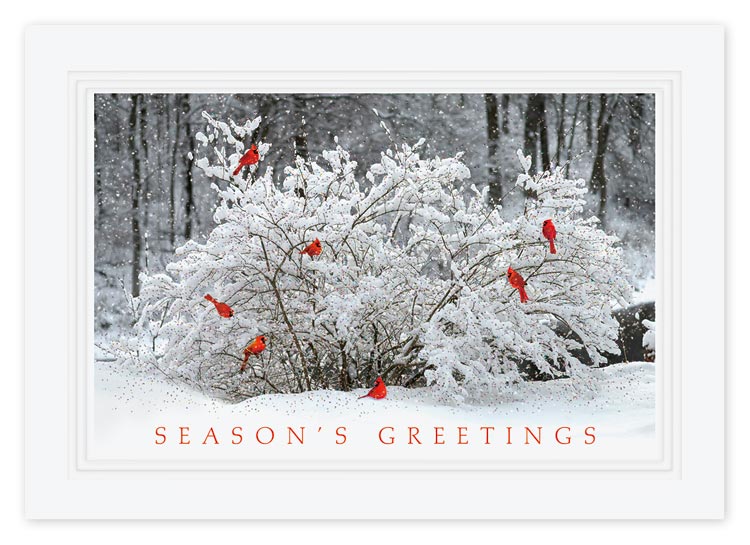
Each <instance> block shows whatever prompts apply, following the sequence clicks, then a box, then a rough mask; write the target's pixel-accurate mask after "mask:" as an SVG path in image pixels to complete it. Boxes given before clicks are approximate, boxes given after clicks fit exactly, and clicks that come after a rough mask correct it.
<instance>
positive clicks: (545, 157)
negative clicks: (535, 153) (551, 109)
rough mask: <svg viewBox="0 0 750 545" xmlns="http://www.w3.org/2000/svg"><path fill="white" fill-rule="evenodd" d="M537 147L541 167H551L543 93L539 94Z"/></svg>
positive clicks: (548, 168) (545, 168)
mask: <svg viewBox="0 0 750 545" xmlns="http://www.w3.org/2000/svg"><path fill="white" fill-rule="evenodd" d="M538 96H539V97H541V98H540V99H539V148H540V151H541V155H542V168H543V169H544V170H551V169H552V161H551V160H550V157H549V140H548V138H547V114H546V112H547V107H546V105H545V103H544V95H543V94H539V95H538Z"/></svg>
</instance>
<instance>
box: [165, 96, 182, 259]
mask: <svg viewBox="0 0 750 545" xmlns="http://www.w3.org/2000/svg"><path fill="white" fill-rule="evenodd" d="M178 100H179V97H178V96H175V97H174V112H175V117H174V140H173V142H172V165H171V166H172V169H171V170H170V174H169V245H170V247H171V249H172V250H174V248H175V245H176V244H175V243H176V238H177V236H176V232H175V226H174V224H175V201H176V193H177V150H178V148H179V143H180V129H181V127H180V114H181V105H178V104H177V102H178ZM170 110H171V108H170V107H167V127H169V125H170V119H169V111H170ZM167 130H169V128H168V129H167Z"/></svg>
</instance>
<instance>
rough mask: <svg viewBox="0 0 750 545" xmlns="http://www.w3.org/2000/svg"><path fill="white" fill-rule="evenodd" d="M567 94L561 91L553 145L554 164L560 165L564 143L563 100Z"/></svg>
mask: <svg viewBox="0 0 750 545" xmlns="http://www.w3.org/2000/svg"><path fill="white" fill-rule="evenodd" d="M567 96H568V95H566V94H565V93H563V95H562V98H561V99H560V115H559V116H558V120H557V142H556V146H555V165H556V166H560V159H561V158H562V157H561V156H562V149H563V145H564V143H565V101H566V98H567Z"/></svg>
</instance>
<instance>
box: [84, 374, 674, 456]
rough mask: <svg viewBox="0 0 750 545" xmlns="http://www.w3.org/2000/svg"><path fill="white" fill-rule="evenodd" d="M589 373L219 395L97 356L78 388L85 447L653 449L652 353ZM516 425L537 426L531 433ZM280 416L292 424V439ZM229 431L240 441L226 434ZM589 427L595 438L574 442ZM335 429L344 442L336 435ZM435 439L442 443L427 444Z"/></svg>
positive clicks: (194, 452)
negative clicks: (86, 386)
mask: <svg viewBox="0 0 750 545" xmlns="http://www.w3.org/2000/svg"><path fill="white" fill-rule="evenodd" d="M593 373H594V374H595V375H596V376H597V378H598V380H597V381H596V382H597V388H596V392H589V393H585V392H583V391H581V390H580V388H575V387H573V385H572V384H571V382H570V381H569V380H567V379H564V380H555V381H548V382H534V383H527V384H525V385H523V388H522V391H520V392H519V396H518V399H517V400H515V401H511V402H506V403H499V404H492V405H481V406H480V405H468V404H464V405H460V406H445V405H441V404H439V403H438V402H436V401H435V400H434V398H433V396H432V395H431V393H430V392H429V390H428V389H425V388H421V389H405V388H400V387H390V388H389V389H388V395H387V397H386V398H385V399H382V400H374V399H370V398H365V399H357V398H358V396H360V395H363V394H364V393H365V392H366V391H367V390H365V389H360V390H356V391H353V392H339V391H314V392H307V393H303V394H280V395H264V396H259V397H256V398H253V399H249V400H247V401H245V402H243V403H239V404H236V405H230V404H225V403H222V402H219V401H214V400H209V399H206V398H205V397H204V396H203V395H202V394H200V393H198V392H194V391H192V390H189V389H187V388H185V387H181V386H178V385H176V384H173V383H170V382H168V381H166V380H164V379H160V378H156V377H146V376H143V375H135V374H132V373H131V372H129V371H127V370H124V369H120V368H118V367H117V366H115V365H114V364H112V363H101V362H100V363H97V365H96V372H95V376H94V385H93V386H94V387H93V390H92V391H91V392H90V393H91V395H92V401H93V403H92V404H90V406H91V407H92V409H93V410H92V412H91V414H89V421H88V423H89V426H90V428H89V429H91V427H93V434H90V435H89V442H88V445H87V446H88V458H89V459H90V460H140V461H144V460H148V461H157V463H162V464H163V463H166V462H167V461H169V462H170V463H172V462H173V463H179V462H180V461H183V462H184V461H193V462H195V461H208V460H213V461H216V460H221V461H226V462H230V461H233V462H243V463H260V462H262V463H264V464H269V463H270V464H276V465H277V466H278V465H279V464H280V466H279V467H283V464H285V463H291V462H321V463H325V462H330V463H336V464H337V465H336V467H340V466H339V465H338V464H340V462H342V461H366V460H373V459H374V460H378V461H381V462H382V461H385V462H389V461H393V462H405V463H409V462H412V463H430V462H452V461H457V460H463V461H467V460H469V461H475V462H489V463H502V462H504V461H516V462H517V461H526V462H530V463H532V464H533V463H540V462H544V461H560V460H563V461H569V462H571V463H575V462H578V461H581V462H584V461H588V463H590V462H591V461H592V460H598V461H602V462H615V461H619V460H651V459H654V458H657V457H658V455H659V452H660V451H659V443H660V442H659V440H658V433H657V429H658V428H657V418H656V417H657V410H656V386H657V384H656V367H655V366H654V364H652V363H628V364H619V365H613V366H610V367H606V368H603V369H594V370H593ZM303 426H304V431H303V430H301V428H302V427H303ZM180 427H182V428H183V429H182V430H181V429H180ZM409 427H412V428H419V432H418V433H417V435H416V437H417V438H418V439H419V440H420V441H421V442H422V444H421V445H420V444H417V442H416V440H412V444H411V445H410V444H409V433H410V430H409ZM482 427H485V429H483V428H482ZM492 427H494V429H489V428H492ZM525 427H529V428H530V429H531V430H532V431H533V432H534V434H535V435H537V436H540V440H541V445H539V444H537V442H536V441H535V439H534V438H533V437H531V436H528V435H527V432H526V430H525ZM539 427H541V432H540V431H539ZM590 427H593V428H594V429H593V430H592V429H591V428H590ZM157 428H158V430H157ZM238 428H242V429H241V430H239V429H238ZM268 428H270V429H272V430H273V434H274V435H273V440H271V441H270V442H269V444H261V443H265V442H268V441H269V439H270V438H271V431H270V430H269V429H268ZM288 428H292V429H294V430H295V432H296V433H297V435H298V436H299V435H302V437H303V440H304V445H300V444H299V442H298V440H297V439H296V438H295V437H294V436H292V435H290V433H289V431H288ZM342 428H345V429H342ZM435 428H438V429H437V430H436V429H435ZM461 428H465V429H463V430H462V429H461ZM508 428H510V431H508ZM559 428H562V429H560V431H559V432H558V438H559V439H560V442H562V443H564V442H565V441H566V438H567V437H570V444H560V442H558V441H556V439H555V433H556V431H557V430H558V429H559ZM567 428H570V429H569V430H568V429H567ZM587 428H588V430H587ZM258 430H260V431H258ZM381 430H383V431H382V434H381ZM157 431H158V432H159V433H160V435H158V434H157ZM211 431H213V434H212V435H210V434H211ZM233 431H234V432H235V435H233V433H232V432H233ZM337 431H338V432H339V433H338V434H337V433H336V432H337ZM411 431H412V432H413V430H411ZM587 431H588V433H589V435H587V434H586V432H587ZM256 432H257V433H258V435H257V438H256ZM181 434H182V435H183V438H182V442H183V443H186V442H187V441H189V442H190V443H189V444H180V441H181V439H180V437H181ZM379 434H380V436H381V437H382V439H383V441H384V442H385V443H388V442H389V441H390V439H391V438H393V444H383V442H381V440H380V439H379ZM240 435H241V436H242V442H240V443H239V444H233V443H232V442H233V441H235V442H237V441H239V436H240ZM436 435H437V438H436ZM591 435H593V436H594V437H595V441H594V442H593V444H586V442H590V441H592V438H591ZM207 436H208V438H207ZM342 436H346V442H344V443H343V444H337V442H342V441H343V437H342ZM509 436H510V444H508V437H509ZM488 439H489V444H486V443H487V442H488ZM441 441H444V443H445V444H436V443H440V442H441ZM527 441H528V442H529V444H526V443H527ZM158 442H163V444H157V443H158ZM216 442H218V443H219V444H218V445H217V444H215V443H216ZM462 442H463V443H467V444H459V443H462ZM204 443H205V444H204ZM290 443H291V444H290ZM243 467H244V466H243ZM263 467H266V466H263ZM268 467H270V466H268ZM274 467H276V466H274Z"/></svg>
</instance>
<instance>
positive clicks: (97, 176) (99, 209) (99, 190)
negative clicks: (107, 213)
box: [94, 108, 104, 221]
mask: <svg viewBox="0 0 750 545" xmlns="http://www.w3.org/2000/svg"><path fill="white" fill-rule="evenodd" d="M98 110H99V108H94V153H95V154H99V153H101V151H100V147H99V146H100V143H101V140H102V139H101V137H100V132H101V130H102V129H101V122H100V116H99V115H98ZM94 165H95V166H94V195H95V200H96V217H97V221H101V220H100V219H99V218H101V217H102V214H103V213H104V203H103V200H102V198H103V187H102V161H101V160H95V161H94Z"/></svg>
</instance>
